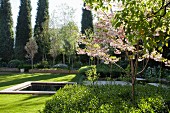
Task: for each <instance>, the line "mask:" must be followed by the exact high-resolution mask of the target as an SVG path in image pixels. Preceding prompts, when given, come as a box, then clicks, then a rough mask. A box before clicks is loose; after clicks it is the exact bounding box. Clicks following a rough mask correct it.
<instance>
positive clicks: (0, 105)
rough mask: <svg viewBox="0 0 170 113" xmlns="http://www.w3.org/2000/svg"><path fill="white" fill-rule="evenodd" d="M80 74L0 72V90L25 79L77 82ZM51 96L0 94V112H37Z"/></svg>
mask: <svg viewBox="0 0 170 113" xmlns="http://www.w3.org/2000/svg"><path fill="white" fill-rule="evenodd" d="M79 78H80V76H78V75H75V74H68V75H63V74H49V73H46V74H44V73H35V74H5V75H1V74H0V90H2V89H5V88H8V87H11V86H13V85H16V84H19V83H23V82H26V81H50V82H58V81H65V82H77V81H78V80H79ZM51 97H52V96H47V95H44V96H37V95H27V94H24V95H18V94H11V95H7V94H0V113H38V110H42V108H43V107H44V104H45V101H46V100H48V99H50V98H51Z"/></svg>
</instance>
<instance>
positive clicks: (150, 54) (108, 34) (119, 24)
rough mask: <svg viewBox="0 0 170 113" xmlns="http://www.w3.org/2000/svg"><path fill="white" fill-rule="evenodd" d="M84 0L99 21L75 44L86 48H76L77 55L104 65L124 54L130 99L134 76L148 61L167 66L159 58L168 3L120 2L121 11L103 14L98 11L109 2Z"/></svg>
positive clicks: (164, 40)
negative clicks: (126, 61)
mask: <svg viewBox="0 0 170 113" xmlns="http://www.w3.org/2000/svg"><path fill="white" fill-rule="evenodd" d="M85 1H86V2H87V3H89V4H90V5H91V7H94V8H95V9H96V11H97V14H98V16H99V20H98V22H97V23H96V24H95V28H96V29H95V32H94V33H88V34H89V35H86V36H82V38H81V39H80V40H79V41H78V43H80V44H81V43H83V44H85V45H86V47H85V48H84V49H81V48H78V49H77V50H78V53H79V54H87V55H89V56H93V57H99V58H100V59H103V60H104V61H105V62H106V63H114V64H116V62H117V61H118V60H120V58H117V57H116V56H113V55H114V54H121V53H122V52H125V53H126V56H127V58H128V60H129V62H130V68H131V71H130V73H129V74H128V75H131V78H132V99H134V86H135V80H136V76H137V75H138V74H140V73H141V72H143V71H144V69H145V68H146V66H147V63H148V61H149V59H150V58H152V59H154V60H156V61H164V62H165V63H168V60H167V59H164V58H162V54H160V52H161V51H162V46H164V45H166V46H168V45H167V41H168V39H169V36H170V30H169V27H170V24H168V22H169V17H170V12H169V8H168V6H169V4H170V2H168V1H166V0H157V1H151V0H122V2H121V9H119V11H115V12H114V13H113V12H112V13H109V10H107V12H106V11H104V10H99V9H101V8H103V9H109V6H110V5H108V4H111V3H112V2H110V1H111V0H106V1H98V0H85ZM153 2H154V3H153ZM110 50H113V52H114V54H113V53H111V54H110ZM144 59H146V65H145V66H144V68H143V69H142V70H141V71H139V72H138V71H137V69H138V62H139V61H142V60H144ZM116 65H117V64H116ZM117 66H119V65H117ZM119 67H120V66H119ZM120 68H121V67H120ZM124 71H125V70H124Z"/></svg>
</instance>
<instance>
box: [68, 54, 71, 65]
mask: <svg viewBox="0 0 170 113" xmlns="http://www.w3.org/2000/svg"><path fill="white" fill-rule="evenodd" d="M68 63H69V65H70V64H71V58H70V55H69V57H68Z"/></svg>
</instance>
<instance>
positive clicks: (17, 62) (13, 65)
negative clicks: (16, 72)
mask: <svg viewBox="0 0 170 113" xmlns="http://www.w3.org/2000/svg"><path fill="white" fill-rule="evenodd" d="M22 64H23V62H22V61H20V60H18V59H15V60H11V61H9V63H8V65H9V67H11V68H19V66H20V65H22Z"/></svg>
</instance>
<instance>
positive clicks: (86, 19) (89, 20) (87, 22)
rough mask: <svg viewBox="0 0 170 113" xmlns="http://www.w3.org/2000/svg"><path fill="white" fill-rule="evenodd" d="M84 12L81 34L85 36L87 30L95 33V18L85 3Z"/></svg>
mask: <svg viewBox="0 0 170 113" xmlns="http://www.w3.org/2000/svg"><path fill="white" fill-rule="evenodd" d="M82 11H83V12H82V21H81V33H82V34H85V31H86V30H87V29H91V30H92V31H93V17H92V12H91V11H90V10H89V9H88V8H87V7H86V4H85V3H84V7H83V8H82Z"/></svg>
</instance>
